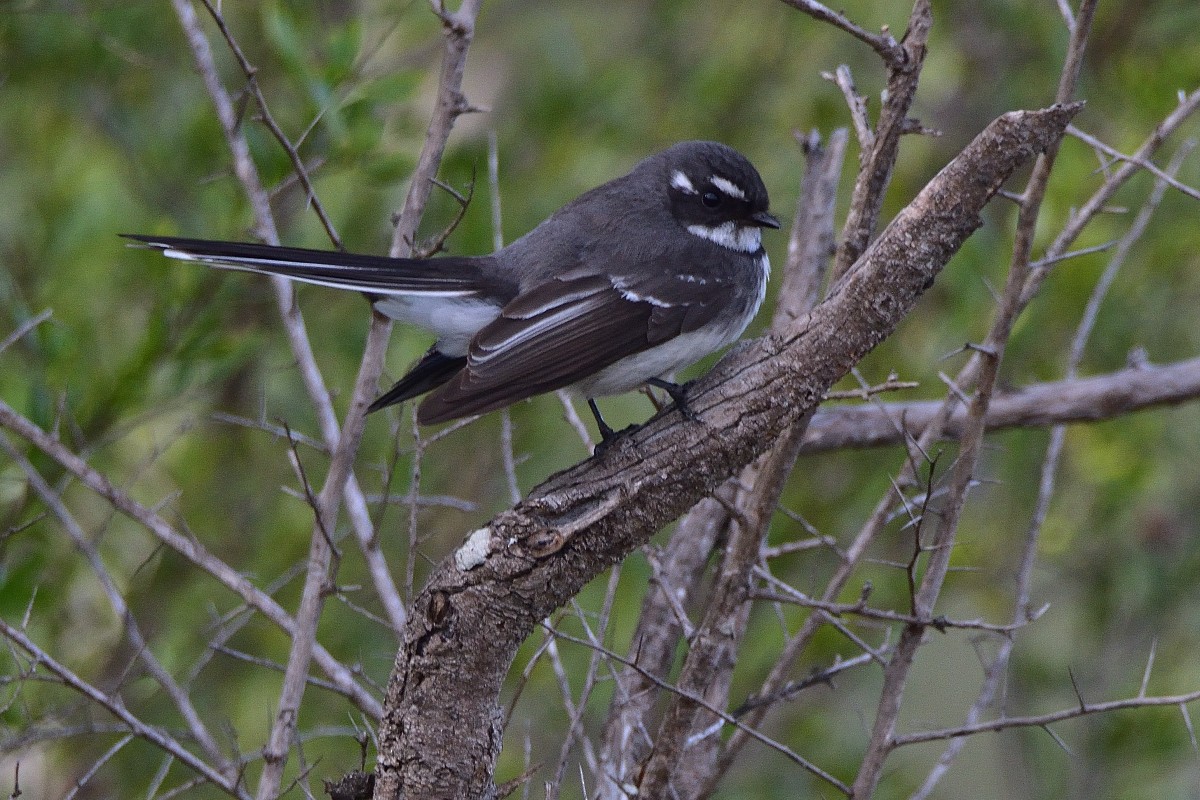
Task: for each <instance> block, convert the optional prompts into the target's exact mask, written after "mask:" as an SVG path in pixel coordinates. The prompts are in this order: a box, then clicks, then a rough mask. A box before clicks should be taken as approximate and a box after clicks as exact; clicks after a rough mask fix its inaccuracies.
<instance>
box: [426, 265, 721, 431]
mask: <svg viewBox="0 0 1200 800" xmlns="http://www.w3.org/2000/svg"><path fill="white" fill-rule="evenodd" d="M699 288H700V287H696V286H692V285H689V284H688V283H687V282H686V281H683V280H680V279H679V276H670V275H668V276H658V277H654V276H647V277H643V278H640V279H639V280H638V281H637V286H636V288H632V287H630V286H628V285H625V284H623V283H622V281H621V279H620V278H614V277H613V276H610V275H606V274H603V273H596V272H591V273H586V272H582V271H580V272H576V273H570V272H568V273H566V274H564V275H562V276H560V277H558V278H555V279H552V280H549V281H546V282H545V283H542V284H540V285H538V286H536V287H533V288H532V289H530V290H529V291H527V292H525V293H523V294H521V295H519V296H518V297H517V298H516V299H514V300H513V301H512V302H511V303H509V304H508V305H507V306H505V307H504V309H503V311H502V312H501V314H500V316H499V317H498V318H497V319H496V320H495V321H494V322H492V323H490V324H488V325H486V326H484V327H483V329H481V330H480V331H479V333H478V334H476V336H475V338H474V339H473V340H472V342H471V346H470V349H469V350H468V353H467V362H466V365H465V366H464V367H463V369H462V370H461V371H460V372H458V373H457V374H456V375H455V376H454V377H453V378H451V379H450V380H449V381H447V382H446V383H445V384H443V385H442V386H441V387H439V388H437V389H435V390H434V391H433V392H432V393H431V394H429V395H428V396H427V397H426V398H425V400H424V401H422V403H421V406H420V408H419V409H418V419H419V421H420V422H421V423H422V424H430V423H434V422H445V421H447V420H451V419H456V418H458V417H465V416H468V415H470V414H482V413H484V412H487V411H493V410H495V409H498V408H503V407H504V406H507V405H510V404H512V403H515V402H517V401H518V400H523V399H525V398H527V397H532V396H533V395H537V394H541V393H543V392H549V391H553V390H555V389H561V388H563V387H566V386H570V385H571V384H573V383H576V382H578V381H580V380H583V379H584V378H587V377H589V376H591V375H593V374H595V373H596V372H599V371H600V370H602V369H604V368H605V367H608V366H610V365H612V364H614V363H616V362H618V361H620V360H621V359H623V358H626V357H628V356H631V355H635V354H637V353H640V352H642V351H644V350H648V349H650V348H652V347H655V346H657V345H660V344H663V343H664V342H666V341H668V340H670V339H672V338H674V337H676V336H679V335H680V334H681V333H686V332H688V331H690V330H694V329H695V328H698V327H700V326H702V325H704V324H705V323H706V322H708V321H710V320H711V319H712V317H713V314H714V312H715V310H716V309H717V308H719V307H721V305H722V303H721V299H720V298H719V297H716V296H714V295H713V293H712V292H711V291H708V292H701V291H699ZM667 289H669V291H664V290H667ZM665 297H669V298H670V300H669V301H668V300H665V299H663V298H665Z"/></svg>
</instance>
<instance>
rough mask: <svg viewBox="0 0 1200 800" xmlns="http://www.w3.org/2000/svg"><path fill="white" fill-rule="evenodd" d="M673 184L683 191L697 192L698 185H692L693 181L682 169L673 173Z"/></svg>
mask: <svg viewBox="0 0 1200 800" xmlns="http://www.w3.org/2000/svg"><path fill="white" fill-rule="evenodd" d="M671 185H672V186H674V187H675V188H676V189H678V190H679V191H681V192H687V193H688V194H696V187H695V186H692V182H691V181H690V180H688V176H687V175H684V174H683V172H682V171H680V170H675V172H674V173H673V174H672V175H671Z"/></svg>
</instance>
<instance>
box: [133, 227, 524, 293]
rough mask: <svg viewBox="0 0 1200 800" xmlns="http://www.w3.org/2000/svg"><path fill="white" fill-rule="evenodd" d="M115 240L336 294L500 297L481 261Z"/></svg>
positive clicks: (140, 237)
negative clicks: (327, 288) (345, 291)
mask: <svg viewBox="0 0 1200 800" xmlns="http://www.w3.org/2000/svg"><path fill="white" fill-rule="evenodd" d="M121 235H122V236H124V237H125V238H126V239H132V240H134V241H135V242H139V243H141V244H142V245H144V246H146V247H149V248H153V249H155V250H160V251H162V254H163V255H165V256H168V257H169V258H176V259H179V260H181V261H197V262H199V263H202V264H207V265H208V266H211V267H217V268H219V269H233V270H242V271H244V272H257V273H266V274H270V275H283V276H285V277H288V278H292V279H293V280H298V281H305V282H306V283H315V284H318V285H320V286H330V287H333V288H336V289H351V290H355V291H363V292H373V293H375V294H383V295H424V296H427V297H469V296H472V295H478V294H484V295H489V294H497V293H499V294H503V293H504V292H503V288H502V287H500V286H499V285H498V281H499V280H501V279H502V278H501V276H499V275H497V270H495V269H494V268H492V269H489V267H490V266H492V265H491V264H490V263H489V262H490V261H491V259H490V258H487V257H476V258H456V257H453V256H451V257H439V258H437V259H416V258H388V257H386V256H372V255H363V254H361V253H343V252H338V251H335V250H308V249H304V248H300V247H274V246H272V245H266V244H253V243H250V242H217V241H209V240H207V239H185V238H180V237H177V236H147V235H144V234H137V233H123V234H121ZM497 290H499V291H497Z"/></svg>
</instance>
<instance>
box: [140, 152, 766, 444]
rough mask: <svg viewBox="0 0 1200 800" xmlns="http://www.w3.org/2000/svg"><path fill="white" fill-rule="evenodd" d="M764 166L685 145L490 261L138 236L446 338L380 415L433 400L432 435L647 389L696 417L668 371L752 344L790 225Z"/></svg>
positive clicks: (388, 398) (428, 415) (423, 410)
mask: <svg viewBox="0 0 1200 800" xmlns="http://www.w3.org/2000/svg"><path fill="white" fill-rule="evenodd" d="M778 227H779V221H778V220H777V219H776V218H775V217H773V216H772V215H771V214H770V213H769V211H768V203H767V190H766V187H765V186H764V185H763V182H762V178H761V177H759V174H758V171H757V170H755V168H754V166H753V165H752V164H751V163H750V162H749V161H748V160H747V159H746V158H745V157H744V156H742V155H741V154H740V153H738V152H737V151H736V150H734V149H733V148H731V147H728V146H726V145H723V144H718V143H716V142H681V143H679V144H677V145H675V146H673V147H670V148H668V149H666V150H664V151H662V152H661V153H658V154H656V155H653V156H650V157H649V158H647V159H645V160H644V161H642V162H640V163H639V164H637V166H635V167H634V168H633V169H632V170H631V171H630V172H629V173H628V174H627V175H624V176H623V177H620V178H617V179H616V180H613V181H609V182H608V183H606V184H604V185H602V186H598V187H596V188H595V189H592V190H591V191H589V192H585V193H584V194H583V195H581V196H580V197H578V198H577V199H575V200H573V201H572V202H570V203H568V204H567V205H565V206H563V207H562V208H560V209H559V210H558V211H556V212H555V213H554V214H552V215H551V216H550V217H549V218H548V219H547V220H546V221H545V222H543V223H542V224H540V225H538V226H537V227H536V228H534V229H533V230H532V231H530V232H529V233H528V234H526V235H525V236H522V237H521V238H520V239H517V240H516V241H515V242H513V243H512V244H510V245H508V246H507V247H505V248H503V249H502V250H499V251H497V252H496V253H493V254H492V255H487V256H465V257H463V256H438V257H435V258H430V259H413V258H387V257H384V256H371V255H359V254H354V253H343V252H335V251H323V250H304V249H299V248H294V247H273V246H270V245H263V244H248V243H242V242H218V241H206V240H202V239H183V238H177V237H171V236H145V235H139V234H130V235H128V237H129V238H131V239H135V240H137V241H138V242H141V243H143V244H145V245H147V246H150V247H153V248H157V249H159V250H161V251H162V252H163V254H164V255H167V256H170V257H171V258H177V259H182V260H185V261H199V262H201V263H204V264H208V265H211V266H214V267H220V268H224V269H234V270H244V271H247V272H260V273H269V274H273V275H283V276H285V277H288V278H292V279H294V280H298V281H306V282H308V283H315V284H319V285H321V286H332V287H334V288H338V289H353V290H357V291H362V292H366V293H368V295H369V296H370V297H371V298H372V300H373V302H374V305H375V308H376V309H378V310H379V311H380V312H381V313H383V314H385V315H387V316H389V317H391V318H393V319H396V320H399V321H401V322H408V323H412V324H414V325H418V326H420V327H422V328H425V329H427V330H430V331H432V332H433V333H435V334H436V335H437V337H438V338H437V342H436V343H435V344H434V345H433V347H432V348H430V350H429V352H427V353H426V354H425V356H424V357H423V358H421V360H420V361H419V362H417V364H416V366H414V367H413V368H412V369H411V370H410V371H409V372H408V374H407V375H405V376H404V377H403V378H401V379H400V381H399V382H398V383H397V384H396V385H395V386H393V387H392V388H391V389H390V390H388V391H387V392H386V393H385V394H383V395H382V396H381V397H379V398H378V399H377V400H375V402H374V403H372V404H371V408H370V410H372V411H374V410H376V409H379V408H383V407H384V406H388V405H391V404H393V403H399V402H402V401H404V400H408V399H411V398H413V397H416V396H418V395H422V394H426V393H428V394H427V396H426V397H425V399H424V400H422V401H421V404H420V405H419V406H418V407H417V420H418V421H419V422H421V423H422V424H429V423H434V422H444V421H447V420H451V419H456V418H458V417H465V416H468V415H471V414H481V413H483V412H486V411H493V410H495V409H498V408H503V407H504V406H507V405H510V404H512V403H515V402H517V401H518V400H523V399H525V398H527V397H531V396H533V395H536V394H541V393H543V392H550V391H553V390H555V389H561V388H564V387H570V388H572V389H573V390H575V391H576V392H577V393H578V394H580V395H582V396H583V397H585V398H587V400H588V405H589V407H590V408H591V409H592V412H593V413H594V414H595V415H596V421H597V424H598V425H599V426H600V432H601V434H602V436H603V437H604V439H605V440H607V439H609V438H610V437H611V436H612V435H613V431H612V429H611V428H609V427H608V426H607V425H606V424H605V423H604V420H603V419H602V418H601V417H600V413H599V411H598V410H597V408H596V404H595V401H594V399H593V398H595V397H598V396H602V395H612V394H620V393H622V392H627V391H630V390H632V389H636V388H638V387H640V386H643V385H645V384H651V385H653V386H657V387H660V388H663V389H665V390H667V391H668V393H670V395H671V396H672V398H674V400H675V401H676V404H677V405H678V406H680V409H681V410H682V411H684V412H685V413H686V410H687V409H686V405H685V403H684V401H685V397H684V392H683V387H680V386H678V385H676V384H673V383H669V382H667V381H666V380H664V376H667V375H670V374H671V373H673V372H674V371H675V370H677V369H680V368H682V367H686V366H688V365H689V364H693V363H695V362H696V361H698V360H700V359H701V358H703V357H704V356H706V355H708V354H709V353H712V352H714V351H715V350H718V349H719V348H721V347H724V346H725V345H727V344H729V343H730V342H732V341H734V340H735V339H737V338H738V337H739V336H740V335H741V334H742V331H743V330H745V328H746V326H747V325H748V324H749V323H750V320H751V319H752V318H753V317H754V315H755V314H756V313H757V311H758V308H759V306H760V305H761V304H762V301H763V296H764V294H765V293H766V288H767V275H768V272H769V270H770V266H769V263H768V261H767V253H766V251H765V250H764V249H763V246H762V228H778Z"/></svg>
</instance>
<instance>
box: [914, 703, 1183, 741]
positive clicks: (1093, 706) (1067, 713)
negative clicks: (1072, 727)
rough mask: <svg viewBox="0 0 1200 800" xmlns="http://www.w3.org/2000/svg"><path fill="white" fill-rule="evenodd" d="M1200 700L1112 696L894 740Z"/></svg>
mask: <svg viewBox="0 0 1200 800" xmlns="http://www.w3.org/2000/svg"><path fill="white" fill-rule="evenodd" d="M1197 700H1200V691H1195V692H1188V693H1187V694H1179V695H1162V696H1152V697H1140V696H1139V697H1130V698H1127V699H1125V700H1109V701H1107V702H1102V703H1086V704H1082V703H1081V704H1078V705H1075V706H1072V707H1071V708H1066V709H1063V710H1062V711H1053V712H1051V713H1049V714H1037V715H1033V716H1028V717H1000V718H999V719H993V720H987V721H984V722H976V723H974V724H972V725H959V726H957V727H954V728H942V729H940V730H936V731H919V732H916V733H905V734H900V735H898V736H896V737H895V738H894V739H893V740H892V746H893V747H905V746H907V745H912V744H922V743H924V742H936V741H941V740H944V739H952V738H955V737H959V736H971V735H974V734H976V733H985V732H994V731H1003V730H1008V729H1010V728H1036V727H1044V726H1046V725H1051V724H1053V723H1055V722H1062V721H1063V720H1068V719H1077V718H1079V717H1085V716H1090V715H1093V714H1107V713H1111V712H1113V711H1123V710H1125V709H1130V708H1153V707H1156V706H1181V707H1182V706H1186V705H1187V704H1188V703H1194V702H1196V701H1197Z"/></svg>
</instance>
